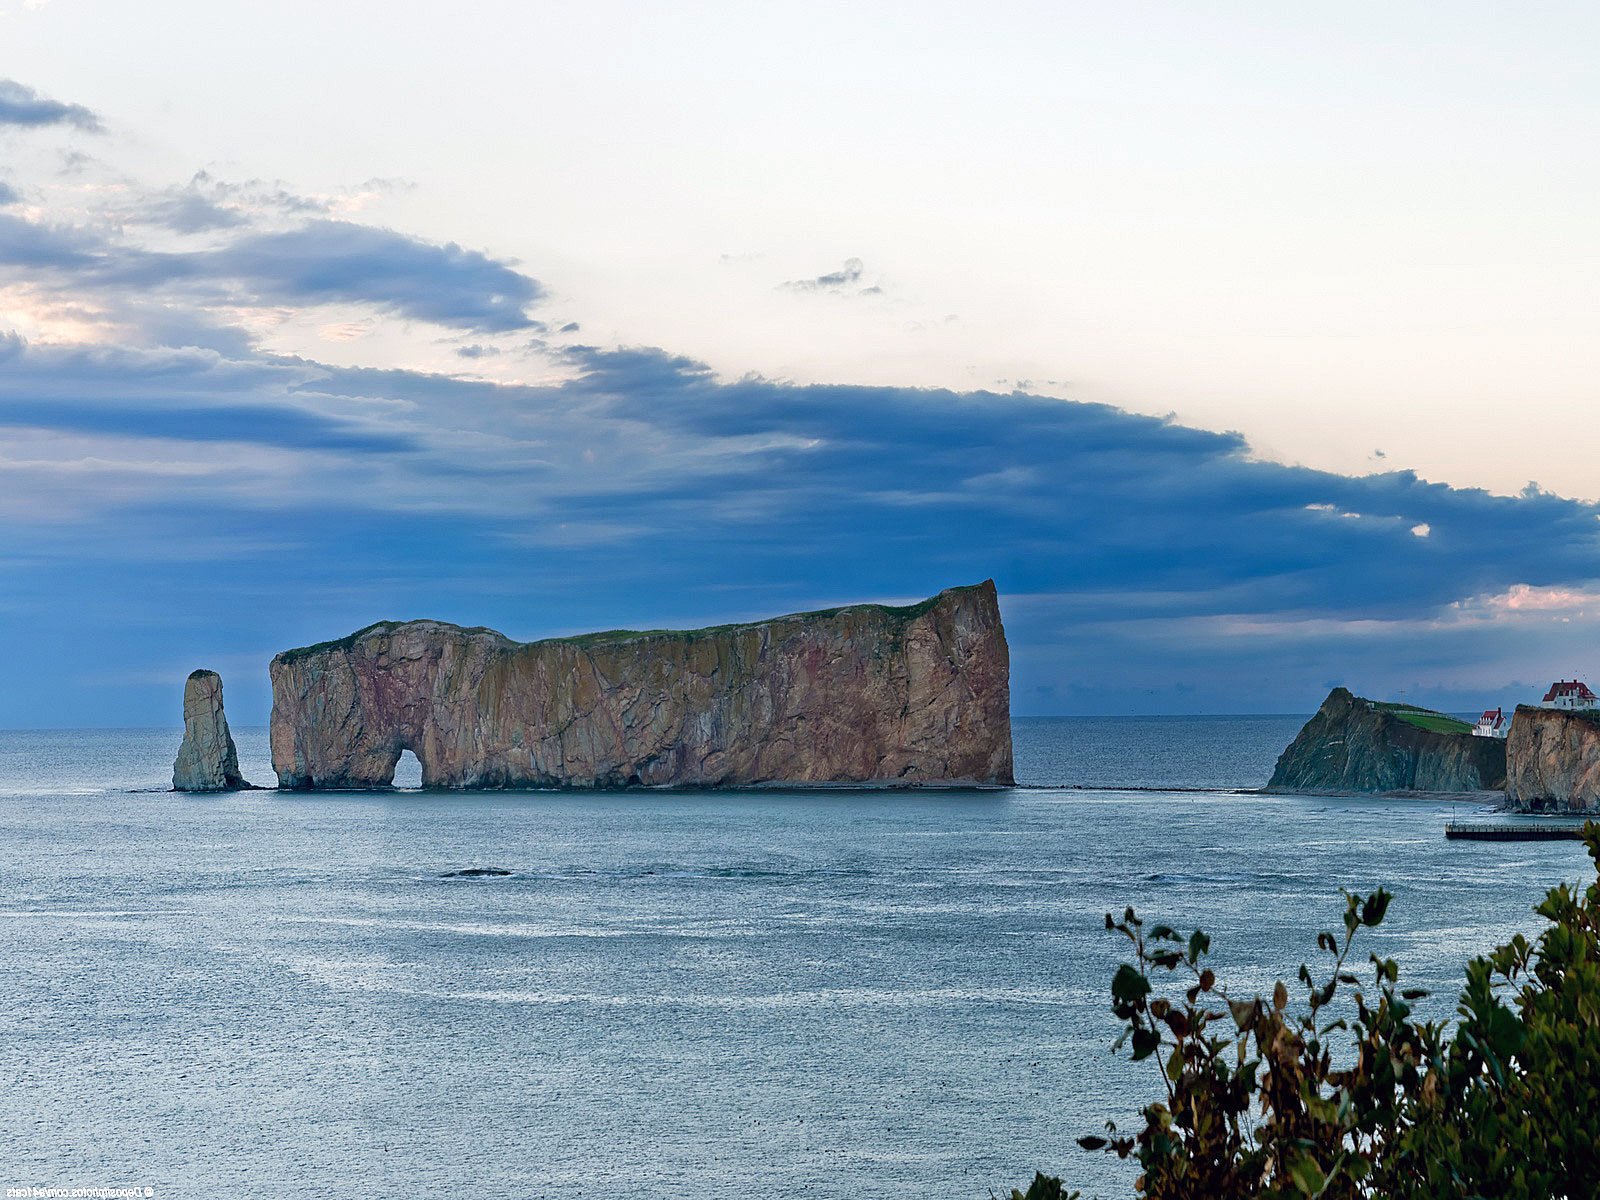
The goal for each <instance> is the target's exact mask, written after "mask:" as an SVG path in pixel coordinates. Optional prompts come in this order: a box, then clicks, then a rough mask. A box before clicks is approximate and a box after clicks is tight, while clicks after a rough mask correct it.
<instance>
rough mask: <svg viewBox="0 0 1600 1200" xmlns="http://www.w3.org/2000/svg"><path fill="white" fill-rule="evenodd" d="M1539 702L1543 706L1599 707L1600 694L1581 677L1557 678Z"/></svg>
mask: <svg viewBox="0 0 1600 1200" xmlns="http://www.w3.org/2000/svg"><path fill="white" fill-rule="evenodd" d="M1539 703H1540V704H1542V705H1543V706H1544V707H1545V708H1579V709H1583V708H1600V696H1596V695H1595V694H1594V693H1593V692H1591V691H1590V690H1589V685H1588V684H1587V683H1584V682H1583V681H1582V680H1581V679H1558V680H1556V681H1555V682H1554V683H1552V684H1551V685H1550V690H1549V691H1548V692H1546V693H1545V694H1544V699H1543V700H1541V701H1540V702H1539Z"/></svg>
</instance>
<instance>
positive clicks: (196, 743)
mask: <svg viewBox="0 0 1600 1200" xmlns="http://www.w3.org/2000/svg"><path fill="white" fill-rule="evenodd" d="M249 786H250V785H249V784H248V783H246V782H245V781H244V777H243V776H242V775H240V774H239V752H238V750H236V749H235V748H234V745H233V734H232V733H231V732H229V730H228V718H227V715H226V714H225V713H224V712H223V711H222V676H220V675H218V674H217V673H216V672H215V671H195V672H194V673H193V674H191V675H190V676H189V678H188V681H187V682H186V683H185V684H184V685H183V742H182V744H181V745H179V747H178V758H177V761H176V762H174V763H173V764H172V789H173V791H177V792H231V791H237V790H238V789H240V788H247V787H249Z"/></svg>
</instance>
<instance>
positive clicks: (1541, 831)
mask: <svg viewBox="0 0 1600 1200" xmlns="http://www.w3.org/2000/svg"><path fill="white" fill-rule="evenodd" d="M1444 835H1445V837H1447V838H1465V839H1467V840H1469V841H1477V842H1557V841H1570V842H1575V841H1578V840H1580V839H1581V838H1582V837H1583V826H1582V825H1534V824H1527V825H1521V824H1518V825H1510V824H1506V825H1483V824H1472V823H1463V822H1458V821H1446V822H1445V826H1444Z"/></svg>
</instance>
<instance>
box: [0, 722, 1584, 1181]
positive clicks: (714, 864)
mask: <svg viewBox="0 0 1600 1200" xmlns="http://www.w3.org/2000/svg"><path fill="white" fill-rule="evenodd" d="M1299 724H1300V719H1299V718H1289V717H1265V718H1250V717H1230V718H1193V719H1127V718H1116V719H1110V718H1100V719H1062V720H1038V721H1019V722H1018V724H1017V728H1016V741H1017V752H1018V755H1017V757H1018V774H1019V776H1020V778H1021V779H1022V780H1023V781H1025V782H1026V783H1029V784H1032V785H1041V786H1035V787H1029V788H1025V789H1018V790H1015V791H1007V792H999V793H956V794H932V795H908V794H884V793H828V794H817V793H781V792H759V793H744V794H733V793H721V794H703V793H702V794H641V793H630V794H601V795H570V794H514V795H481V794H480V795H450V794H437V793H422V792H398V793H387V794H351V795H318V796H311V795H303V794H285V795H278V794H275V793H270V792H263V793H253V794H252V793H247V794H240V795H231V796H218V797H194V796H176V795H171V794H167V793H165V792H162V791H160V790H152V789H160V788H163V787H165V786H166V784H167V782H168V778H169V772H170V769H171V761H172V756H173V753H174V751H175V750H176V746H177V740H178V737H177V734H176V733H174V732H171V731H164V730H163V731H147V730H140V731H84V732H49V733H22V732H0V863H3V864H4V865H3V867H0V972H3V975H4V978H5V980H6V983H7V997H8V1002H7V1003H6V1004H5V1005H4V1006H0V1078H3V1080H4V1084H5V1086H4V1087H3V1088H0V1173H3V1177H0V1185H4V1186H16V1185H23V1184H36V1185H42V1186H96V1185H108V1186H149V1187H152V1188H153V1189H154V1190H155V1195H156V1196H159V1197H166V1198H168V1200H174V1198H177V1197H210V1196H230V1197H323V1196H346V1195H349V1196H410V1195H422V1194H429V1195H446V1194H455V1193H458V1192H461V1193H465V1192H467V1191H468V1190H469V1189H470V1191H471V1192H472V1193H474V1194H482V1195H488V1196H496V1197H499V1196H505V1197H558V1196H559V1197H563V1198H571V1197H586V1196H591V1197H635V1196H637V1197H646V1196H649V1197H695V1198H697V1200H704V1198H720V1197H730V1198H731V1197H741V1198H744V1197H750V1196H758V1195H759V1196H769V1195H770V1196H783V1197H788V1196H811V1197H840V1198H845V1197H849V1198H852V1200H858V1198H869V1197H897V1198H898V1197H907V1196H924V1195H925V1196H930V1197H932V1196H938V1197H973V1198H981V1197H986V1196H987V1195H988V1193H989V1189H990V1188H993V1189H994V1190H995V1191H997V1192H998V1191H1001V1190H1002V1189H1003V1188H1006V1187H1009V1186H1011V1185H1012V1184H1015V1183H1023V1182H1026V1180H1027V1179H1028V1178H1030V1177H1031V1175H1032V1172H1033V1170H1034V1168H1035V1167H1044V1168H1047V1169H1050V1170H1054V1171H1060V1172H1063V1173H1064V1174H1066V1175H1068V1176H1069V1178H1070V1179H1071V1180H1073V1181H1074V1182H1076V1183H1077V1184H1078V1185H1080V1186H1084V1187H1086V1188H1087V1189H1089V1190H1090V1191H1091V1192H1098V1193H1099V1194H1103V1195H1115V1194H1119V1193H1121V1194H1126V1192H1127V1180H1128V1174H1127V1172H1125V1171H1123V1170H1121V1169H1120V1168H1119V1167H1117V1166H1116V1165H1115V1164H1110V1163H1107V1162H1106V1161H1104V1160H1102V1159H1100V1158H1098V1157H1095V1156H1090V1155H1086V1154H1084V1153H1083V1152H1082V1151H1079V1150H1078V1149H1077V1148H1076V1146H1075V1145H1074V1144H1073V1139H1074V1138H1075V1137H1077V1136H1078V1135H1080V1134H1083V1133H1087V1132H1094V1131H1096V1130H1098V1129H1099V1127H1100V1125H1101V1123H1102V1122H1103V1121H1104V1119H1105V1118H1106V1117H1108V1116H1113V1117H1118V1118H1126V1117H1127V1116H1128V1115H1129V1114H1131V1113H1132V1112H1133V1110H1135V1109H1136V1108H1137V1107H1138V1105H1139V1104H1140V1103H1142V1102H1143V1101H1144V1100H1146V1099H1148V1098H1149V1097H1150V1096H1151V1095H1152V1094H1153V1090H1152V1089H1153V1087H1154V1083H1155V1080H1154V1077H1153V1076H1152V1075H1151V1073H1150V1072H1149V1071H1148V1070H1146V1069H1144V1068H1145V1067H1146V1066H1148V1064H1140V1066H1139V1068H1138V1069H1136V1068H1134V1067H1133V1066H1130V1065H1129V1064H1128V1063H1127V1062H1126V1060H1125V1059H1121V1058H1114V1057H1111V1056H1110V1055H1109V1054H1108V1047H1109V1045H1110V1042H1111V1041H1112V1039H1113V1038H1114V1037H1115V1035H1116V1033H1117V1027H1116V1024H1115V1022H1114V1020H1113V1018H1112V1017H1111V1015H1110V1013H1109V1011H1108V1007H1107V1006H1108V990H1107V988H1108V982H1109V978H1110V973H1111V971H1112V970H1113V969H1114V967H1115V965H1116V963H1117V962H1118V961H1119V955H1120V947H1119V946H1118V944H1117V943H1116V941H1115V940H1113V938H1112V937H1111V935H1109V934H1107V933H1105V931H1104V929H1103V926H1102V915H1103V914H1104V913H1105V911H1106V910H1108V909H1113V908H1114V909H1117V910H1119V911H1120V909H1121V908H1122V907H1123V906H1124V905H1125V904H1130V903H1131V904H1133V905H1135V906H1137V907H1138V908H1139V909H1140V910H1141V911H1142V912H1144V913H1145V914H1147V915H1149V916H1151V917H1159V918H1160V919H1163V920H1167V921H1169V922H1171V923H1173V924H1176V925H1179V926H1183V927H1189V926H1193V925H1197V924H1198V925H1200V926H1202V927H1204V928H1206V929H1207V930H1209V931H1210V932H1211V933H1212V934H1213V940H1214V945H1215V946H1216V948H1217V950H1218V955H1217V957H1218V960H1219V961H1220V963H1221V964H1222V967H1223V975H1224V978H1227V979H1232V980H1234V981H1236V982H1242V983H1247V984H1250V985H1253V986H1261V987H1266V986H1270V980H1271V979H1272V978H1273V977H1275V976H1277V975H1280V974H1283V975H1286V976H1287V975H1290V974H1292V972H1293V971H1294V970H1295V968H1296V967H1297V965H1298V964H1299V963H1300V962H1301V961H1303V960H1304V959H1305V958H1306V957H1307V956H1308V954H1309V953H1310V952H1311V949H1312V946H1313V942H1314V938H1315V935H1316V932H1317V930H1319V929H1321V928H1324V927H1327V926H1330V925H1332V924H1334V923H1335V922H1336V920H1337V915H1338V912H1339V898H1338V888H1339V887H1340V886H1345V887H1350V888H1356V889H1368V888H1371V887H1373V886H1375V885H1377V884H1379V883H1382V884H1386V885H1388V886H1389V887H1391V888H1392V889H1393V890H1394V891H1395V892H1396V893H1397V901H1396V904H1395V906H1394V909H1393V910H1392V911H1393V916H1392V918H1391V921H1392V926H1391V927H1386V928H1385V930H1384V931H1383V936H1382V937H1381V938H1375V939H1374V940H1373V942H1372V948H1373V949H1376V950H1379V951H1380V952H1382V953H1394V954H1397V955H1398V956H1399V957H1400V959H1401V963H1402V966H1403V968H1404V969H1405V975H1404V976H1403V978H1406V979H1408V980H1410V981H1411V982H1413V983H1417V984H1420V985H1422V986H1433V987H1435V988H1437V989H1439V991H1440V994H1439V995H1438V996H1437V997H1436V998H1435V999H1434V1001H1433V1002H1432V1003H1433V1004H1434V1006H1435V1009H1436V1011H1437V1012H1439V1013H1441V1014H1442V1013H1446V1012H1448V1011H1449V1010H1450V1009H1451V1008H1452V1007H1453V1004H1454V991H1453V989H1454V984H1455V981H1456V980H1457V978H1458V975H1459V971H1460V967H1461V964H1462V963H1463V961H1464V960H1465V959H1466V958H1468V957H1469V956H1470V955H1472V954H1473V953H1476V952H1478V951H1481V950H1484V949H1487V948H1488V947H1489V946H1490V945H1491V944H1493V943H1494V942H1496V941H1498V940H1501V939H1504V938H1505V937H1507V936H1509V935H1510V934H1512V933H1513V932H1516V931H1518V930H1522V931H1525V932H1530V933H1531V932H1535V931H1536V930H1537V928H1538V922H1537V920H1536V918H1534V917H1533V916H1532V914H1531V913H1530V911H1529V910H1530V908H1531V906H1532V905H1533V904H1534V903H1535V902H1536V901H1537V900H1538V898H1539V897H1540V896H1541V895H1542V893H1543V891H1544V889H1545V888H1547V887H1548V886H1550V885H1551V884H1553V883H1555V882H1557V881H1558V880H1562V879H1579V878H1582V877H1583V874H1584V872H1585V870H1586V859H1585V857H1584V854H1583V850H1582V848H1581V847H1580V846H1579V845H1578V844H1576V843H1565V842H1553V843H1525V844H1511V845H1502V844H1458V843H1447V842H1446V841H1445V840H1444V838H1443V836H1442V826H1443V822H1444V820H1445V819H1446V817H1447V816H1448V815H1449V812H1450V808H1451V806H1450V805H1449V804H1447V803H1441V802H1434V801H1418V800H1378V799H1361V798H1350V799H1326V798H1315V799H1299V798H1282V797H1263V796H1256V795H1241V794H1228V793H1226V792H1223V791H1213V792H1195V791H1181V792H1171V793H1161V792H1153V791H1132V790H1118V788H1119V787H1120V788H1122V789H1130V788H1151V787H1162V786H1165V787H1172V788H1206V789H1227V788H1239V787H1252V786H1259V785H1260V784H1261V783H1262V782H1263V781H1264V780H1265V779H1266V777H1267V775H1268V774H1269V773H1270V771H1271V767H1272V762H1273V759H1274V757H1275V756H1276V754H1277V753H1278V751H1279V750H1280V749H1281V748H1282V746H1283V745H1284V744H1285V743H1286V742H1287V741H1288V740H1289V738H1290V737H1292V736H1293V734H1294V732H1295V730H1296V729H1297V728H1298V727H1299ZM240 743H241V745H240V749H241V756H242V758H243V760H244V766H245V774H246V775H247V776H248V777H250V778H252V779H255V780H257V781H269V780H270V779H271V778H272V776H271V773H270V771H269V770H268V765H267V760H266V744H265V736H264V731H262V730H244V731H240ZM411 781H412V782H415V776H414V775H413V776H412V780H411ZM401 782H406V780H405V779H402V780H401ZM1044 785H1048V786H1044ZM471 866H496V867H503V868H506V869H509V870H510V871H511V872H513V873H512V874H511V875H510V876H507V877H504V878H489V879H460V878H455V879H452V878H441V875H442V873H444V872H447V871H451V870H455V869H459V868H463V867H471Z"/></svg>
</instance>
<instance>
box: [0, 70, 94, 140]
mask: <svg viewBox="0 0 1600 1200" xmlns="http://www.w3.org/2000/svg"><path fill="white" fill-rule="evenodd" d="M0 125H13V126H21V127H23V128H35V127H39V126H46V125H70V126H72V127H74V128H76V129H82V130H84V131H86V132H89V133H98V132H100V130H101V125H100V118H99V117H97V116H95V114H94V113H92V112H91V111H89V110H88V109H87V108H85V107H84V106H83V105H81V104H65V103H63V102H61V101H60V100H51V99H49V98H48V97H46V96H41V95H40V94H39V93H38V92H36V91H34V90H33V88H31V87H26V86H24V85H23V84H20V83H18V82H17V81H16V80H14V79H0Z"/></svg>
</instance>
